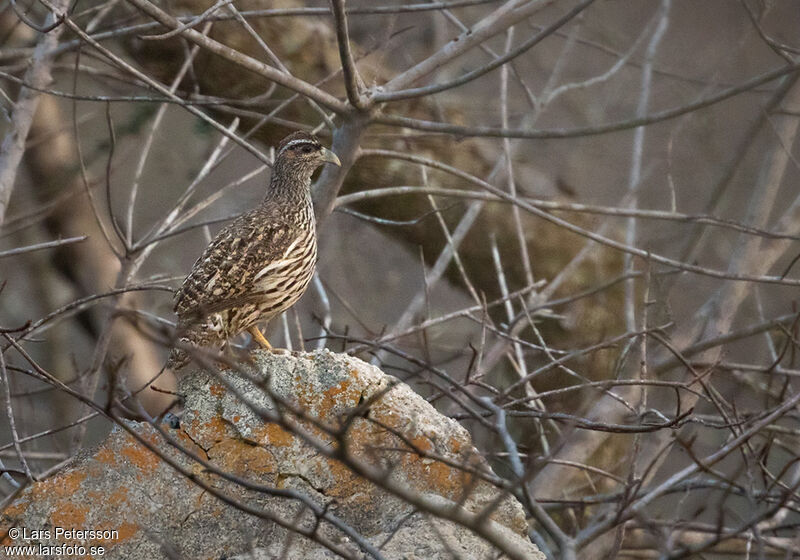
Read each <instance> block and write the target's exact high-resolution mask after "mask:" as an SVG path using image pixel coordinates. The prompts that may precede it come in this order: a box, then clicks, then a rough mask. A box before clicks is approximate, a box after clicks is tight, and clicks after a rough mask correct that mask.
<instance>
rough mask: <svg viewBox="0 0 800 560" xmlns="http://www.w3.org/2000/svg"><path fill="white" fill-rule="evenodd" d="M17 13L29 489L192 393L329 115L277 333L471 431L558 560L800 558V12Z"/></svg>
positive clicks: (13, 126)
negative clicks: (316, 238)
mask: <svg viewBox="0 0 800 560" xmlns="http://www.w3.org/2000/svg"><path fill="white" fill-rule="evenodd" d="M0 10H2V11H1V12H0V45H1V46H0V134H1V135H2V138H3V142H2V147H1V148H0V244H1V245H0V281H1V282H2V291H0V349H2V352H0V388H1V389H2V391H0V405H1V406H0V410H2V412H0V469H2V470H3V474H2V478H0V500H2V501H0V504H4V503H7V501H8V500H10V499H11V498H12V497H13V496H14V495H15V493H16V492H17V491H18V490H19V488H20V487H21V486H23V485H25V484H26V483H27V482H28V481H30V480H33V479H38V478H41V477H45V476H48V475H49V474H51V473H53V472H56V471H57V470H58V469H59V468H60V467H61V466H63V465H64V464H65V463H66V462H68V461H69V458H70V457H72V456H73V455H74V454H75V453H76V452H78V450H79V449H81V448H82V447H84V446H86V445H88V444H90V443H91V442H93V441H96V440H97V439H99V438H102V437H103V435H104V434H105V433H107V431H108V429H109V428H110V425H111V423H110V421H109V419H108V418H107V416H106V415H107V414H109V411H115V412H114V414H112V415H113V416H117V415H122V416H131V417H136V418H142V417H143V414H142V412H141V411H139V410H138V408H137V405H135V404H134V403H135V402H137V401H140V402H141V403H142V404H144V406H145V407H146V408H147V410H148V411H149V413H150V414H157V413H159V412H161V411H162V410H163V408H164V407H165V406H168V405H169V404H170V403H171V399H172V397H171V396H170V395H168V394H166V393H162V392H156V391H153V390H151V389H149V388H148V387H147V384H148V383H149V382H150V380H151V378H152V376H153V375H154V374H156V373H157V372H158V371H159V370H160V368H161V366H162V365H163V361H164V358H165V356H166V351H167V350H166V348H167V347H168V345H169V341H170V334H171V327H172V325H173V323H172V321H173V318H174V316H173V315H172V313H171V291H172V290H174V288H175V287H176V286H177V284H178V283H179V282H180V280H181V279H182V277H183V275H185V274H186V272H187V271H188V269H189V267H190V266H191V264H192V262H193V261H194V259H195V258H196V257H197V256H198V255H199V253H200V252H201V251H202V249H203V247H204V246H205V244H206V243H207V241H208V239H209V236H210V235H212V234H213V232H214V231H216V230H217V229H218V228H219V227H220V225H221V224H222V223H223V222H224V221H225V220H227V219H230V217H232V216H234V215H236V214H237V213H238V212H241V211H243V210H245V209H247V208H250V207H252V205H253V204H255V203H257V201H258V200H259V199H260V198H261V197H262V196H263V193H264V188H265V185H266V182H267V180H268V175H269V161H270V147H271V146H274V145H275V143H276V142H277V141H278V140H279V139H280V138H281V137H282V136H283V135H285V134H286V133H287V132H288V131H290V130H293V129H297V128H303V129H307V130H314V131H315V132H317V133H318V134H319V136H320V137H321V138H322V139H323V142H324V143H325V144H327V145H332V146H333V149H334V151H335V152H336V153H337V154H338V155H339V157H340V159H341V160H342V162H343V164H344V165H343V167H342V168H341V169H333V168H326V169H325V170H323V172H322V173H321V174H320V176H319V177H318V179H317V181H316V184H315V190H314V197H315V203H316V209H317V215H318V221H319V229H320V241H321V253H320V266H319V271H318V275H317V278H316V280H315V282H314V284H313V286H312V288H311V289H310V290H309V293H308V294H307V295H306V296H305V297H304V298H303V300H302V302H301V303H300V304H299V305H298V306H297V307H296V308H295V310H293V311H290V312H289V313H287V314H286V316H285V317H284V318H283V320H279V321H275V322H274V324H273V325H271V327H270V333H269V334H270V339H271V340H272V342H273V343H274V344H277V345H279V346H282V347H288V348H293V349H295V350H297V349H301V348H304V349H306V350H310V349H314V348H319V347H328V348H331V349H333V350H336V351H343V352H348V353H351V354H354V355H357V356H359V357H361V358H362V359H365V360H367V361H373V362H374V363H376V364H377V365H379V366H380V367H382V368H383V369H384V370H385V371H387V372H389V373H393V374H395V375H397V376H398V377H400V378H401V379H403V380H405V381H407V382H408V383H410V384H411V385H412V386H413V387H414V388H415V389H416V390H417V391H418V392H420V393H421V394H423V395H425V396H426V397H427V398H429V400H431V401H432V402H433V403H434V404H435V406H436V407H437V408H438V409H439V410H440V411H442V412H443V413H445V414H448V415H450V416H452V417H454V418H456V419H458V420H459V421H462V422H463V423H464V425H465V426H467V428H468V429H470V431H471V432H472V433H473V436H474V438H475V440H476V443H477V445H478V447H479V449H480V450H481V452H483V453H485V454H486V456H487V458H488V459H489V460H490V462H491V463H492V465H493V466H494V468H495V470H496V472H497V473H498V474H499V475H500V477H501V480H499V481H497V483H498V484H500V485H501V486H502V487H504V488H506V489H507V490H508V491H510V492H512V493H513V494H514V495H515V496H517V497H518V498H519V499H520V501H521V502H522V503H523V505H524V506H525V508H526V511H527V513H528V514H529V515H530V518H531V527H532V530H531V538H532V539H533V540H534V542H536V544H537V545H539V547H540V548H541V549H542V550H543V551H545V552H546V553H547V554H548V557H553V558H563V559H569V558H576V557H577V558H614V557H624V558H689V557H700V555H703V557H708V558H712V557H725V556H727V555H732V557H736V558H741V557H752V558H765V557H781V558H790V557H795V556H797V555H798V554H797V553H796V552H795V551H796V550H798V549H800V533H798V528H797V527H798V525H797V524H798V521H799V520H800V516H798V510H797V508H798V507H800V496H798V493H797V490H798V486H800V464H798V460H799V459H800V452H798V449H800V445H799V443H800V442H799V441H798V435H800V431H798V430H800V422H799V420H800V418H798V412H800V409H798V404H800V387H798V382H797V380H796V377H797V376H798V374H800V369H796V368H797V367H798V364H797V355H796V350H797V346H798V340H797V328H796V323H797V320H798V317H799V315H798V310H797V305H796V293H797V287H798V284H800V275H799V274H798V271H797V268H798V267H797V266H796V263H795V261H796V260H797V257H798V255H799V254H800V245H799V244H798V243H797V240H798V238H799V237H798V236H800V194H798V189H797V185H798V179H799V178H800V173H798V160H797V157H798V149H797V147H796V145H795V140H796V138H797V135H798V124H800V120H799V119H798V116H800V113H799V112H800V85H798V84H797V77H798V70H799V69H800V58H798V57H799V56H800V41H798V31H800V11H798V10H797V5H796V3H795V2H793V1H791V0H786V1H769V0H741V1H737V0H713V1H712V0H704V1H703V2H696V1H694V0H651V1H622V0H596V1H592V0H582V1H573V0H558V1H552V0H550V1H546V0H507V1H505V2H503V1H499V0H449V1H447V2H438V1H432V2H427V3H422V2H421V3H409V4H404V3H403V2H402V0H400V1H397V2H395V1H389V0H386V1H384V0H381V1H380V2H366V1H365V2H360V1H353V2H348V3H347V4H346V5H345V3H344V1H343V0H333V1H332V3H327V2H324V1H313V0H311V1H309V2H300V1H296V2H295V1H294V0H281V1H276V2H261V1H258V0H234V1H226V0H220V1H219V2H216V3H214V2H209V1H205V0H174V1H168V0H163V1H161V2H154V1H152V0H109V1H107V2H95V3H90V2H81V1H77V2H69V1H68V0H11V1H5V2H2V3H0ZM237 342H239V343H241V344H247V343H248V342H249V341H248V340H246V339H244V338H243V339H242V340H239V341H237ZM171 384H172V381H171V380H169V379H165V378H160V379H158V380H157V381H156V382H155V385H156V386H157V387H159V388H160V389H165V390H168V389H169V388H170V387H171V386H172V385H171ZM87 401H93V402H94V403H95V406H94V407H91V406H88V405H87Z"/></svg>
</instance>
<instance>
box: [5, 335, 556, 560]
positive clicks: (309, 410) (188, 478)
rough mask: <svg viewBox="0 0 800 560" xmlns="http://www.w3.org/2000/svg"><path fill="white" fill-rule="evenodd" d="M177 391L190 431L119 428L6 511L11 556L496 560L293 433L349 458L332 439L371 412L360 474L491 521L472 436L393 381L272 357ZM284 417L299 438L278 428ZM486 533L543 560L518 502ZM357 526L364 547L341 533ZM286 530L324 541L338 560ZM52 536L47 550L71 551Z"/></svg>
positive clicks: (469, 538) (336, 362)
mask: <svg viewBox="0 0 800 560" xmlns="http://www.w3.org/2000/svg"><path fill="white" fill-rule="evenodd" d="M265 389H266V390H265ZM179 391H180V392H181V394H182V395H184V398H185V413H184V416H183V419H182V422H181V426H180V427H179V428H177V429H175V428H170V427H168V426H167V425H166V424H164V425H162V426H161V429H162V431H161V432H160V431H159V430H156V428H154V427H153V426H151V425H149V424H146V423H135V422H131V423H128V424H127V425H126V427H127V428H128V429H129V430H130V432H132V433H129V432H128V431H126V430H123V429H121V428H115V429H114V431H113V432H112V433H111V434H110V435H109V437H108V438H107V439H106V441H105V442H103V443H102V444H101V445H100V446H99V447H98V448H96V449H93V450H90V451H87V452H85V453H84V454H82V455H81V456H80V457H79V458H78V459H77V460H76V462H75V463H74V464H72V465H71V466H70V467H69V468H67V469H65V470H63V471H62V472H60V473H59V474H58V475H57V476H54V477H53V478H50V479H48V480H45V481H41V482H37V483H35V484H33V485H31V486H30V487H28V488H27V489H26V490H25V491H24V492H23V493H22V494H21V495H20V496H19V497H18V498H17V499H16V500H15V501H14V502H13V503H12V504H11V505H10V506H9V507H7V508H6V510H5V511H4V512H3V513H2V514H0V541H2V543H3V544H10V543H17V544H31V543H32V541H30V540H29V542H22V541H20V539H16V540H14V539H12V538H11V537H10V533H9V531H10V528H12V527H25V528H28V529H47V528H50V529H54V528H55V527H62V528H68V529H69V528H87V529H108V530H113V531H116V534H114V535H111V536H108V537H104V538H98V539H84V541H83V546H85V547H87V548H88V547H89V546H103V547H104V548H105V551H104V553H103V555H102V557H103V558H142V559H148V558H168V557H171V556H170V555H171V554H173V553H174V554H175V555H176V556H172V557H180V558H220V557H228V558H241V559H242V560H244V559H245V558H264V559H266V558H281V557H284V558H308V559H316V558H320V559H321V558H336V557H339V555H338V554H337V553H336V552H334V550H331V549H335V550H338V551H339V552H340V553H344V554H345V555H346V556H348V557H353V558H362V557H369V555H368V554H367V553H365V551H364V548H365V547H368V546H371V547H373V550H375V549H379V550H380V554H381V555H382V556H383V557H384V558H392V559H395V558H397V559H401V558H402V559H416V558H419V559H422V558H425V559H439V558H442V559H444V558H488V557H492V558H494V557H497V554H498V551H497V550H496V549H494V548H493V547H492V545H490V544H489V542H487V541H486V540H484V539H483V538H481V537H480V536H478V535H476V534H475V533H473V532H472V531H470V530H469V529H466V528H464V527H462V526H459V525H458V524H456V523H455V522H452V521H448V520H444V519H440V518H436V517H434V516H432V515H429V514H424V513H421V512H418V511H416V510H415V509H414V507H413V506H411V505H410V504H408V503H407V502H406V501H404V500H402V499H400V498H398V497H396V496H394V495H392V494H390V493H388V492H387V491H385V490H384V489H382V488H380V487H379V485H376V484H373V483H372V482H369V481H368V480H366V479H365V478H362V477H360V476H358V475H356V474H355V473H353V471H351V470H350V469H349V468H348V467H346V466H345V465H344V464H342V463H341V462H339V461H338V460H337V459H336V458H334V457H331V456H330V454H326V453H320V452H319V451H318V448H317V447H315V446H314V445H310V444H309V443H308V441H307V440H305V439H303V438H302V437H300V436H298V435H296V434H295V433H293V431H294V430H287V429H285V428H286V427H287V426H294V427H296V428H298V429H300V430H301V431H302V432H304V433H308V434H311V436H312V438H314V441H316V442H317V445H321V446H322V447H323V449H329V448H330V449H335V448H336V447H337V446H338V445H339V443H338V442H337V441H335V440H334V438H332V437H331V435H330V432H329V431H328V430H329V429H333V430H336V429H337V428H340V427H341V426H342V425H343V422H345V419H346V418H349V416H348V415H349V413H350V412H352V411H353V409H355V408H356V407H358V406H359V405H361V404H363V403H368V405H369V409H368V411H364V413H363V414H361V415H360V416H359V417H357V418H356V419H355V420H351V421H350V422H349V423H348V430H347V435H346V438H345V442H346V449H347V450H348V452H349V453H350V454H351V455H352V456H353V457H355V458H356V459H357V460H359V461H362V462H364V463H365V464H368V465H371V466H372V467H375V468H381V469H387V472H388V473H389V476H390V479H391V481H392V482H393V483H395V484H400V485H402V487H404V488H408V489H410V490H413V491H414V492H415V493H416V494H417V495H419V496H422V497H424V499H425V500H427V501H428V503H438V504H442V505H448V506H449V505H451V504H453V503H456V502H457V503H460V504H462V505H463V508H464V509H466V510H468V511H472V512H479V511H480V510H481V509H482V508H483V507H485V506H486V505H488V504H490V503H492V502H493V501H495V499H496V498H497V497H498V496H501V493H500V492H499V490H498V489H497V488H496V487H494V486H493V485H491V484H489V483H488V482H486V481H484V480H482V479H480V478H479V477H476V476H474V475H473V474H470V473H466V472H464V470H463V469H461V468H458V467H459V466H460V465H468V466H469V468H470V469H472V470H473V472H485V473H489V474H491V471H490V470H489V468H488V466H487V465H486V464H485V462H484V461H483V460H482V459H481V458H480V456H479V455H478V454H477V452H476V451H475V450H474V448H473V447H472V444H471V440H470V438H469V434H468V433H467V432H466V430H464V428H463V427H461V426H460V425H459V424H458V423H457V422H455V421H453V420H450V419H448V418H446V417H444V416H442V415H441V414H439V413H438V412H436V410H435V409H434V408H433V407H432V406H431V405H430V404H429V403H427V402H426V401H425V400H424V399H422V398H421V397H420V396H419V395H417V394H416V393H414V392H413V391H412V390H411V389H410V388H409V387H408V386H406V385H405V384H402V383H398V382H397V380H396V379H394V378H392V377H391V376H388V375H386V374H384V373H383V372H381V371H380V370H379V369H377V368H375V367H373V366H370V365H368V364H366V363H364V362H362V361H361V360H358V359H356V358H352V357H349V356H345V355H340V354H334V353H331V352H329V351H326V350H324V351H321V352H314V353H306V354H300V355H288V354H285V355H280V354H270V353H266V352H259V353H255V354H254V364H253V365H252V366H250V367H249V372H248V373H246V374H244V375H243V374H242V373H236V372H232V371H225V370H223V371H222V372H208V371H203V370H197V371H193V372H191V373H189V374H187V375H185V376H184V377H183V379H182V380H181V382H180V386H179ZM242 398H243V399H244V400H245V401H246V403H245V402H243V401H242V400H241V399H242ZM289 409H293V410H295V412H298V413H300V416H299V417H298V416H295V415H294V414H291V413H289V412H288V410H289ZM278 412H281V413H282V414H283V415H284V416H283V417H284V418H288V420H286V422H288V424H284V425H283V427H282V426H281V425H279V423H278V422H269V421H265V420H264V418H272V419H274V418H276V417H275V416H274V415H276V414H277V413H278ZM271 415H272V416H271ZM324 427H325V428H327V429H325V428H324ZM165 436H166V438H168V439H165ZM137 439H138V441H137ZM148 446H149V447H150V449H148ZM180 448H182V449H183V450H185V451H188V452H189V454H187V453H186V452H184V451H182V450H181V449H180ZM151 449H152V450H151ZM153 450H155V451H157V452H158V454H160V455H162V456H163V457H165V458H166V459H168V460H169V461H171V462H172V465H170V464H168V463H167V461H165V460H164V459H162V458H160V457H159V456H158V455H156V453H154V452H153ZM191 455H194V457H192V456H191ZM181 471H182V472H181ZM221 473H227V475H228V476H227V477H224V476H221ZM242 481H247V484H242ZM198 483H199V484H198ZM291 492H295V493H300V494H302V495H303V496H305V497H307V498H306V499H310V500H312V501H313V502H314V504H316V505H315V507H317V509H318V511H319V510H320V509H321V508H320V506H322V507H323V508H325V509H326V511H327V512H329V513H330V514H333V515H335V516H336V518H337V519H338V520H340V522H341V524H340V526H339V527H338V528H337V527H335V526H334V525H332V524H331V523H329V522H328V521H323V522H321V523H319V522H318V518H317V516H315V515H314V514H313V512H312V511H311V510H310V509H309V508H308V507H306V506H304V505H303V504H302V503H301V501H299V500H297V499H294V498H292V497H290V496H289V497H287V494H289V493H291ZM221 498H222V499H221ZM233 504H240V505H242V506H244V508H245V509H246V510H247V511H242V509H239V508H237V507H234V505H233ZM485 523H486V524H490V525H491V527H492V529H493V532H494V534H495V535H501V537H502V541H503V542H507V543H508V544H509V547H510V548H511V549H513V550H516V551H518V553H519V552H520V551H522V552H521V553H522V554H523V555H524V557H526V558H531V559H532V560H538V559H542V558H544V556H543V555H542V554H541V553H540V552H539V551H538V550H537V549H536V547H535V546H534V545H533V544H531V543H530V542H529V540H528V539H527V537H526V534H527V530H528V525H527V521H526V519H525V516H524V512H523V509H522V507H521V505H520V504H519V503H518V502H517V501H516V500H515V499H514V498H513V497H510V496H505V497H504V498H503V499H502V501H501V502H500V504H499V506H498V507H497V508H496V509H495V510H494V511H493V514H492V515H491V517H490V519H487V520H486V521H485ZM345 524H346V526H347V527H349V528H350V530H352V531H354V532H355V533H357V538H358V539H361V540H362V542H361V545H359V544H358V543H357V542H356V540H357V538H356V536H354V535H353V534H351V535H349V536H348V535H347V534H346V533H345V532H343V531H342V530H341V529H342V526H343V525H345ZM287 526H289V527H297V528H300V529H303V530H306V531H309V532H310V531H313V530H316V535H318V536H319V539H321V540H323V541H324V542H326V543H327V544H328V546H327V547H326V546H323V545H322V544H320V543H318V542H316V541H315V540H312V539H309V538H306V537H304V536H301V535H299V534H297V533H295V532H294V531H291V530H289V529H287V528H286V527H287ZM50 533H51V534H50V535H49V538H44V537H43V538H39V539H38V540H36V539H35V542H36V543H43V544H51V545H58V544H62V545H63V544H67V543H65V541H64V539H61V540H59V539H56V538H54V535H53V534H52V533H53V531H52V530H51V531H50ZM365 543H366V545H365ZM71 544H77V541H75V542H71ZM518 555H519V554H518ZM87 557H92V555H87ZM94 557H100V556H99V555H95V556H94Z"/></svg>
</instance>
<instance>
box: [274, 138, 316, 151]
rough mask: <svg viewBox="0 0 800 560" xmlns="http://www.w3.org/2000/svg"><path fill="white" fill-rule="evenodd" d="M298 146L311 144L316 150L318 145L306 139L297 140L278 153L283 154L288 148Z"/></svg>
mask: <svg viewBox="0 0 800 560" xmlns="http://www.w3.org/2000/svg"><path fill="white" fill-rule="evenodd" d="M298 144H310V145H312V146H314V147H315V148H316V147H317V144H316V143H315V142H314V141H313V140H309V139H306V138H298V139H297V140H292V141H291V142H289V143H288V144H286V145H285V146H284V147H283V148H281V151H280V152H278V153H279V154H282V153H283V152H284V151H286V149H287V148H291V147H292V146H297V145H298Z"/></svg>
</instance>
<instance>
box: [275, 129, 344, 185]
mask: <svg viewBox="0 0 800 560" xmlns="http://www.w3.org/2000/svg"><path fill="white" fill-rule="evenodd" d="M323 163H332V164H334V165H338V166H341V165H342V163H341V162H340V161H339V158H338V157H336V154H334V153H333V152H332V151H330V150H329V149H327V148H325V147H324V146H323V145H322V144H320V143H319V140H317V138H316V137H315V136H314V135H312V134H309V133H307V132H302V131H297V132H293V133H292V134H290V135H289V136H287V137H286V138H284V139H283V140H281V143H280V144H278V149H277V152H276V153H275V171H279V170H280V171H281V172H288V173H293V174H295V176H299V177H303V178H309V179H310V178H311V174H312V173H313V172H314V170H315V169H316V168H317V167H319V166H320V165H322V164H323Z"/></svg>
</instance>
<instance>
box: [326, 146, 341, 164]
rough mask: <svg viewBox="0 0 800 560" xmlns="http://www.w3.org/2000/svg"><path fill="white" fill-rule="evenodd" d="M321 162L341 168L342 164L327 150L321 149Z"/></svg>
mask: <svg viewBox="0 0 800 560" xmlns="http://www.w3.org/2000/svg"><path fill="white" fill-rule="evenodd" d="M322 161H327V162H328V163H332V164H334V165H338V166H339V167H341V166H342V162H341V161H339V158H338V157H337V156H336V154H334V153H333V152H332V151H330V150H329V149H328V148H322Z"/></svg>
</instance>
